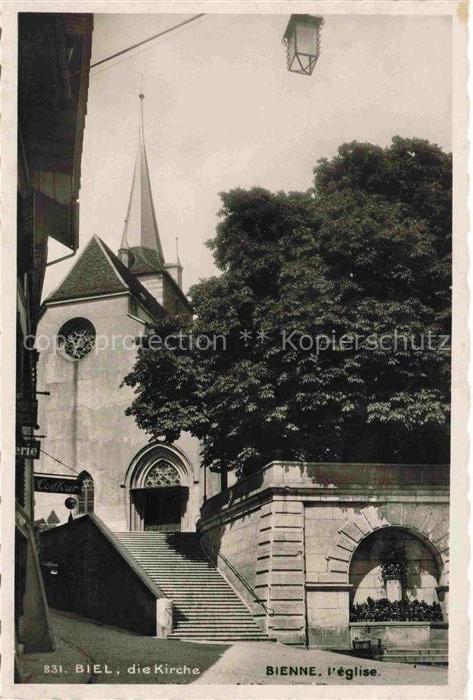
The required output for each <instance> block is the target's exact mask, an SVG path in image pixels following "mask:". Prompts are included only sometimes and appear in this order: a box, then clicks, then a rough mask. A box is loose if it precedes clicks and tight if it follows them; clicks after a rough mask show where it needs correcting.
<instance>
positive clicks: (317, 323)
mask: <svg viewBox="0 0 473 700" xmlns="http://www.w3.org/2000/svg"><path fill="white" fill-rule="evenodd" d="M314 174H315V177H314V186H313V188H312V189H311V190H309V191H308V192H304V193H298V192H292V193H283V192H279V193H276V194H274V193H270V192H268V191H266V190H264V189H261V188H253V189H251V190H242V189H236V190H233V191H231V192H228V193H225V194H222V195H221V198H222V209H221V211H220V221H219V224H218V226H217V231H216V235H215V237H214V238H213V240H212V241H210V243H209V245H210V247H211V249H212V251H213V254H214V257H215V261H216V264H217V266H218V268H219V270H220V274H219V275H218V276H215V277H212V278H210V279H207V280H203V281H201V282H200V283H198V284H197V285H195V286H194V287H193V288H192V289H191V292H190V296H191V301H192V304H193V307H194V310H195V314H196V316H195V319H194V321H193V323H192V325H191V327H185V326H184V325H183V323H182V321H181V320H180V319H179V318H169V319H167V320H166V321H164V322H163V323H162V324H161V325H160V326H158V327H157V329H156V331H157V332H159V333H160V334H162V336H163V337H164V336H166V334H169V333H174V332H176V331H178V330H179V329H181V330H183V331H184V332H185V333H186V334H187V333H188V332H192V334H193V337H194V338H195V337H198V336H199V335H203V334H205V335H206V336H209V337H212V336H215V335H218V336H224V337H225V339H226V347H225V349H223V345H222V344H221V343H216V349H215V350H212V349H211V350H205V349H204V350H203V349H199V348H197V347H194V348H193V349H192V350H189V349H187V348H185V349H182V350H177V351H176V350H168V349H165V348H163V347H158V348H155V349H152V348H142V349H140V350H139V353H138V358H137V361H136V365H135V367H134V369H133V371H132V372H131V373H130V374H129V375H128V376H127V377H126V379H125V382H126V383H127V384H128V385H130V386H132V387H134V389H135V392H136V395H135V400H134V402H133V404H132V405H131V407H130V408H129V410H128V412H129V414H131V415H134V416H135V419H136V421H137V423H138V425H139V426H140V427H141V428H143V429H145V430H146V431H148V433H149V434H150V436H151V437H152V438H153V439H161V440H166V441H173V440H176V439H177V438H178V437H179V435H180V434H181V432H183V431H189V432H190V433H192V434H193V435H195V436H196V437H197V438H199V439H200V440H201V443H202V454H203V460H204V463H205V464H206V465H207V466H210V467H211V468H213V469H216V470H233V469H236V470H238V472H239V473H240V474H247V473H251V472H253V471H255V470H257V469H259V468H261V467H262V466H263V465H264V464H266V463H268V462H269V461H271V460H273V459H286V460H304V461H360V462H361V461H371V462H373V461H380V462H381V461H382V462H398V463H399V462H411V463H412V462H429V463H438V462H442V461H445V460H448V454H449V430H448V426H449V382H450V374H449V353H448V351H447V350H446V349H445V348H443V349H441V348H440V347H439V346H440V345H441V344H442V343H444V344H445V345H447V340H446V338H444V339H443V340H441V337H445V336H449V334H450V248H451V157H450V156H449V155H447V154H445V153H443V152H442V150H441V149H440V148H438V147H437V146H435V145H432V144H430V143H428V142H426V141H423V140H419V139H401V138H399V137H396V138H394V139H393V141H392V144H391V146H390V147H387V148H380V147H378V146H373V145H371V144H365V143H363V144H361V143H356V142H355V143H350V144H345V145H343V146H341V147H340V148H339V150H338V154H337V155H336V156H335V157H334V158H333V159H332V160H321V161H319V163H318V165H317V166H316V168H315V171H314ZM245 334H246V335H245ZM311 338H312V340H313V345H312V346H311V347H310V339H311ZM318 338H319V339H320V342H319V346H317V342H316V341H317V339H318ZM341 338H344V339H345V340H344V342H343V343H342V342H341V340H340V339H341ZM382 338H384V340H383V341H382V343H381V339H382ZM396 338H397V340H395V339H396ZM288 339H289V341H288ZM324 339H325V340H324ZM326 339H331V340H332V342H331V344H330V345H329V347H326V348H324V349H321V345H323V344H326V342H327V340H326ZM287 341H288V342H287ZM388 346H389V347H388Z"/></svg>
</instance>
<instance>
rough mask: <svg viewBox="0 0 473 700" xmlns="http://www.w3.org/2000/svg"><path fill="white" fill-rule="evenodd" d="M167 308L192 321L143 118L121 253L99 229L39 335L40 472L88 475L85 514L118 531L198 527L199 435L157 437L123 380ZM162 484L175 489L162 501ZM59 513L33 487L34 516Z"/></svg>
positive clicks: (47, 305)
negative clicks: (159, 440)
mask: <svg viewBox="0 0 473 700" xmlns="http://www.w3.org/2000/svg"><path fill="white" fill-rule="evenodd" d="M141 104H142V99H141ZM141 117H142V111H141ZM117 242H118V241H117ZM166 314H173V315H174V314H180V315H182V316H184V317H189V318H190V317H191V316H192V310H191V308H190V305H189V302H188V301H187V299H186V297H185V295H184V293H183V291H182V266H181V264H180V262H179V260H177V261H176V263H174V264H166V262H165V260H164V256H163V252H162V246H161V241H160V236H159V231H158V226H157V221H156V214H155V209H154V204H153V198H152V193H151V184H150V177H149V169H148V162H147V156H146V149H145V142H144V130H143V119H142V118H141V123H140V129H139V147H138V154H137V158H136V163H135V169H134V174H133V183H132V188H131V194H130V200H129V203H128V208H127V213H126V220H125V226H124V231H123V236H122V240H121V243H120V247H119V250H118V253H117V254H115V253H114V252H113V251H112V250H111V249H110V248H109V247H108V246H107V245H106V244H105V243H104V242H103V241H102V240H101V239H100V238H99V237H98V236H93V237H92V238H91V239H90V240H89V242H88V244H87V245H86V247H85V249H84V251H83V252H82V254H81V255H80V257H79V258H78V259H77V261H76V263H75V265H74V266H73V268H72V269H71V270H70V272H69V273H68V275H67V276H66V278H65V279H64V280H63V281H62V283H61V284H60V285H59V287H58V288H57V289H56V290H55V291H54V292H53V293H52V294H51V295H50V296H49V297H48V298H47V299H46V300H45V302H44V305H43V310H42V316H41V320H40V324H39V329H38V341H37V342H38V349H39V351H40V360H39V367H38V374H39V377H40V383H41V389H42V390H43V391H47V392H50V396H49V397H47V398H45V400H44V401H43V402H42V406H41V415H40V420H39V422H40V424H41V427H42V430H43V432H44V433H45V435H46V437H45V438H44V440H43V443H42V448H43V454H42V459H41V463H40V467H39V471H40V472H41V473H50V474H64V473H70V474H71V475H73V472H72V471H70V470H68V469H67V468H65V467H64V465H63V464H61V463H60V462H63V463H64V464H65V465H67V466H68V467H71V468H72V469H74V470H75V471H76V472H83V471H85V472H87V476H88V482H87V483H88V484H89V487H88V498H86V499H79V504H78V508H77V509H76V514H78V515H79V514H81V513H84V512H86V510H89V511H90V510H91V509H93V510H94V512H95V513H96V514H97V515H98V516H99V517H100V518H101V519H102V520H103V521H104V522H105V523H106V524H107V525H108V526H109V527H110V528H111V529H113V530H117V529H118V530H128V529H132V530H140V529H153V528H161V529H165V528H166V526H168V527H169V529H174V530H175V529H181V530H184V531H192V530H195V523H196V520H197V517H198V512H199V507H200V504H201V503H202V499H203V492H202V489H203V483H202V479H201V475H200V464H199V447H198V444H197V441H196V440H195V439H194V438H192V437H191V436H190V435H184V436H182V437H181V439H179V440H178V441H177V442H176V443H175V444H173V445H161V444H159V445H153V444H150V443H149V439H148V436H147V435H146V434H145V433H143V432H142V431H141V430H140V429H139V428H138V427H137V425H136V423H135V421H134V419H133V418H132V417H128V416H126V415H125V410H126V408H127V407H128V406H129V405H130V403H131V401H132V399H133V393H132V390H131V389H130V388H128V387H124V386H121V384H122V381H123V378H124V377H125V376H126V374H127V373H128V372H129V371H130V370H131V369H132V367H133V364H134V361H135V358H136V353H137V346H136V343H135V338H137V337H138V336H140V335H144V334H145V325H144V324H146V323H149V324H152V323H153V322H154V321H156V320H158V319H160V318H162V317H163V316H164V315H166ZM45 453H47V454H45ZM48 455H51V456H48ZM53 458H55V459H57V460H59V462H57V461H55V459H53ZM211 481H212V475H210V477H209V483H208V484H207V486H209V487H211ZM91 482H92V483H91ZM153 485H154V487H153ZM160 485H161V486H163V485H166V486H171V487H173V488H172V494H171V491H169V490H168V491H166V499H165V502H163V499H162V497H160V495H159V494H160V491H159V486H160ZM92 490H93V496H92ZM52 510H54V511H55V513H56V514H58V515H59V517H60V520H61V521H64V520H65V519H66V518H67V515H68V512H67V511H66V509H65V508H64V497H61V496H59V495H54V494H45V493H36V496H35V517H36V519H40V518H44V519H47V518H48V516H49V515H50V513H51V511H52ZM161 521H163V522H161Z"/></svg>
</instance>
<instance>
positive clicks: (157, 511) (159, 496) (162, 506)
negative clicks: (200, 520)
mask: <svg viewBox="0 0 473 700" xmlns="http://www.w3.org/2000/svg"><path fill="white" fill-rule="evenodd" d="M188 494H189V489H188V487H187V486H182V484H181V480H180V476H179V472H178V470H177V469H176V467H175V466H173V465H172V464H171V463H170V462H168V461H166V460H164V459H161V460H159V461H158V462H157V463H156V464H154V465H153V466H152V467H151V468H150V469H149V470H148V472H147V473H146V476H145V478H144V480H143V482H142V485H141V486H140V487H138V488H136V487H135V488H132V490H131V497H132V502H133V504H134V506H135V508H136V510H137V512H138V514H139V517H140V521H141V528H142V529H143V530H158V531H161V532H178V531H180V530H181V520H182V515H183V513H184V512H185V510H186V504H187V498H188Z"/></svg>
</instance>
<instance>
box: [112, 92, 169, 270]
mask: <svg viewBox="0 0 473 700" xmlns="http://www.w3.org/2000/svg"><path fill="white" fill-rule="evenodd" d="M139 97H140V127H139V143H138V153H137V155H136V161H135V169H134V172H133V182H132V186H131V193H130V199H129V202H128V209H127V214H126V219H125V226H124V229H123V237H122V242H121V245H120V248H121V249H123V248H133V247H140V248H143V249H146V250H149V251H153V252H154V253H155V255H156V257H157V259H158V262H159V263H160V265H164V255H163V250H162V248H161V241H160V238H159V231H158V223H157V220H156V212H155V210H154V203H153V195H152V193H151V181H150V177H149V168H148V158H147V155H146V146H145V137H144V125H143V99H144V95H143V94H140V96H139Z"/></svg>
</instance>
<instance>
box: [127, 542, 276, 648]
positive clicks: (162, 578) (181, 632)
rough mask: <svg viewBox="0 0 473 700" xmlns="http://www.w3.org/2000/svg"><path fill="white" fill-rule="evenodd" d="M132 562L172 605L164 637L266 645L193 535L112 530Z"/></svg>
mask: <svg viewBox="0 0 473 700" xmlns="http://www.w3.org/2000/svg"><path fill="white" fill-rule="evenodd" d="M114 535H115V537H116V538H117V539H118V540H119V541H120V542H121V543H122V545H123V546H124V547H126V549H127V550H128V552H129V554H131V555H132V556H133V557H134V559H135V560H136V561H137V562H138V563H139V564H140V566H141V568H142V569H144V570H145V571H146V573H147V574H148V575H149V576H150V578H151V579H152V580H153V581H155V583H156V584H157V585H158V586H159V587H160V588H161V590H162V591H163V592H164V593H165V595H166V597H168V598H170V599H171V600H172V601H173V610H174V613H173V614H174V621H173V622H174V625H173V626H174V629H173V632H172V633H171V635H169V637H168V639H169V638H173V639H187V640H192V641H219V642H220V641H221V642H236V641H269V637H268V635H267V634H265V633H263V632H261V631H260V629H259V628H258V626H257V625H256V623H255V621H254V620H253V616H252V614H251V613H250V611H249V610H248V608H247V607H246V605H245V604H244V603H243V602H242V601H241V600H240V598H239V597H238V596H237V594H236V593H235V591H234V590H233V588H232V587H231V586H230V585H229V584H228V583H227V581H225V579H224V578H223V576H222V575H221V574H220V572H219V571H218V569H217V568H216V567H215V566H214V565H213V564H211V563H210V562H209V561H208V560H207V558H206V557H205V556H204V554H203V552H202V549H201V547H200V542H199V536H198V535H197V534H196V533H193V532H115V533H114Z"/></svg>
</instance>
